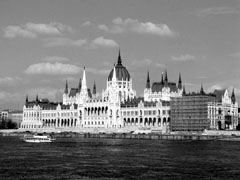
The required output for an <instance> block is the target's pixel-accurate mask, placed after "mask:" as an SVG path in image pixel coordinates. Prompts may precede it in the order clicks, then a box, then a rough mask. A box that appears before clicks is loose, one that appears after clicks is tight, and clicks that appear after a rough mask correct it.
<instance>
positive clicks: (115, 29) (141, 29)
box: [98, 18, 176, 37]
mask: <svg viewBox="0 0 240 180" xmlns="http://www.w3.org/2000/svg"><path fill="white" fill-rule="evenodd" d="M98 28H99V29H101V30H103V31H105V32H108V33H124V32H135V33H138V34H152V35H157V36H171V37H172V36H175V35H176V33H175V32H173V31H172V30H171V29H170V28H169V27H168V26H167V25H166V24H155V23H152V22H140V21H139V20H137V19H130V18H128V19H125V20H124V19H121V18H116V19H114V20H113V21H112V25H111V26H110V27H108V26H107V25H104V24H101V25H99V26H98Z"/></svg>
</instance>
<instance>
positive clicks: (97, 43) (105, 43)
mask: <svg viewBox="0 0 240 180" xmlns="http://www.w3.org/2000/svg"><path fill="white" fill-rule="evenodd" d="M117 46H118V44H117V43H116V42H115V41H114V40H112V39H106V38H104V37H102V36H100V37H98V38H96V39H94V40H92V42H91V44H90V47H93V48H96V47H107V48H112V47H117Z"/></svg>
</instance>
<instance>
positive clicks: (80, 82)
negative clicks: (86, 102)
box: [78, 78, 82, 92]
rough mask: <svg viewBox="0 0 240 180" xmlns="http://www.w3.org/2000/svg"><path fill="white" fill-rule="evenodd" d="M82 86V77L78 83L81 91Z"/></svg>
mask: <svg viewBox="0 0 240 180" xmlns="http://www.w3.org/2000/svg"><path fill="white" fill-rule="evenodd" d="M81 88H82V79H81V78H80V79H79V83H78V92H80V91H81Z"/></svg>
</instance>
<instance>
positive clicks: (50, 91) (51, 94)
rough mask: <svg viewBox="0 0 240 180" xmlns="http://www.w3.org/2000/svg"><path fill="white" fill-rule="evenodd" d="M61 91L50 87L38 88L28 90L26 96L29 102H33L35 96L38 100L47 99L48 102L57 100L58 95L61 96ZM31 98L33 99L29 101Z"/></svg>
mask: <svg viewBox="0 0 240 180" xmlns="http://www.w3.org/2000/svg"><path fill="white" fill-rule="evenodd" d="M62 93H63V89H55V88H52V87H44V88H43V87H39V88H33V89H30V90H28V92H27V94H28V96H30V98H29V101H32V100H35V97H36V95H38V97H39V99H42V98H48V99H50V100H57V96H58V94H62ZM31 97H33V98H32V99H31Z"/></svg>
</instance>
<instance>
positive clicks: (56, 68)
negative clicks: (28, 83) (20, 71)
mask: <svg viewBox="0 0 240 180" xmlns="http://www.w3.org/2000/svg"><path fill="white" fill-rule="evenodd" d="M79 72H80V68H79V67H78V66H76V65H71V64H63V63H59V62H55V63H49V62H44V63H38V64H32V65H30V66H29V67H28V68H27V69H26V70H25V73H26V74H50V75H58V74H78V73H79Z"/></svg>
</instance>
